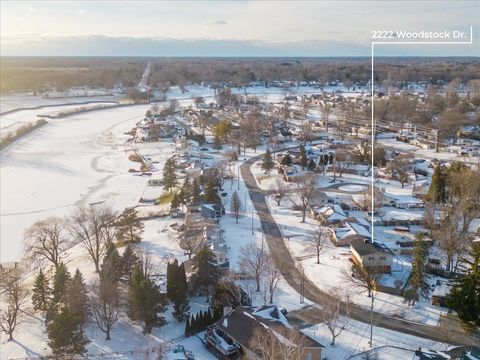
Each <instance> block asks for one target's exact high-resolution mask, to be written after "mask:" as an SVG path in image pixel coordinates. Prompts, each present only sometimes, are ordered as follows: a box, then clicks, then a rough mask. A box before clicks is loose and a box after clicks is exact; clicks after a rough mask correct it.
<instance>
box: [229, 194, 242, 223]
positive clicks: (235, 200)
mask: <svg viewBox="0 0 480 360" xmlns="http://www.w3.org/2000/svg"><path fill="white" fill-rule="evenodd" d="M241 209H242V201H241V200H240V196H238V193H237V192H236V191H234V192H233V193H232V198H231V199H230V211H231V212H232V214H233V215H234V216H235V222H236V223H238V217H239V215H240V210H241Z"/></svg>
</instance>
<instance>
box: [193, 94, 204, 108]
mask: <svg viewBox="0 0 480 360" xmlns="http://www.w3.org/2000/svg"><path fill="white" fill-rule="evenodd" d="M193 102H194V103H195V107H196V108H197V109H198V108H199V107H200V105H201V104H203V103H205V100H204V99H203V97H201V96H197V97H196V98H195V99H194V100H193Z"/></svg>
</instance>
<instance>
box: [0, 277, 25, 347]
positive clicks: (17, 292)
mask: <svg viewBox="0 0 480 360" xmlns="http://www.w3.org/2000/svg"><path fill="white" fill-rule="evenodd" d="M0 291H1V292H2V301H3V303H4V305H3V307H2V309H1V310H0V329H1V330H2V331H3V332H4V333H5V334H7V335H8V341H11V340H13V333H14V331H15V329H16V327H17V325H18V324H20V323H21V320H22V313H23V311H24V308H25V306H26V303H27V299H28V296H29V291H28V289H27V288H26V287H25V286H24V285H23V284H22V280H21V277H20V273H19V272H17V271H16V270H14V271H11V272H9V273H8V274H2V278H1V282H0Z"/></svg>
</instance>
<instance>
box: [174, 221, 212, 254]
mask: <svg viewBox="0 0 480 360" xmlns="http://www.w3.org/2000/svg"><path fill="white" fill-rule="evenodd" d="M209 226H213V225H211V224H209V223H208V222H207V221H200V222H195V223H191V224H189V225H188V226H186V228H185V230H184V231H182V232H181V233H180V234H179V237H178V243H179V245H180V247H181V248H182V249H183V250H185V252H186V253H187V255H188V258H189V259H191V258H192V256H193V255H194V254H195V253H196V252H197V251H198V250H200V249H201V248H202V247H203V245H205V240H206V238H205V230H208V227H209Z"/></svg>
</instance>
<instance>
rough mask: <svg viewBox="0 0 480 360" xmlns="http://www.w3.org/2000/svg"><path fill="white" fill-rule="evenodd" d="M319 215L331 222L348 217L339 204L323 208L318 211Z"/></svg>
mask: <svg viewBox="0 0 480 360" xmlns="http://www.w3.org/2000/svg"><path fill="white" fill-rule="evenodd" d="M318 213H319V214H321V215H322V216H323V217H324V218H326V219H328V220H329V221H341V220H343V219H344V218H345V217H347V215H346V214H345V212H344V211H343V209H342V208H341V207H340V206H339V205H337V204H332V205H325V206H322V207H321V208H320V209H318Z"/></svg>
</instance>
